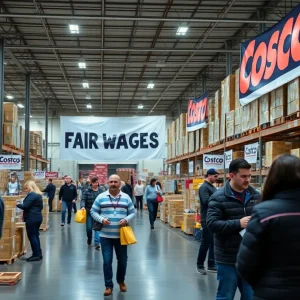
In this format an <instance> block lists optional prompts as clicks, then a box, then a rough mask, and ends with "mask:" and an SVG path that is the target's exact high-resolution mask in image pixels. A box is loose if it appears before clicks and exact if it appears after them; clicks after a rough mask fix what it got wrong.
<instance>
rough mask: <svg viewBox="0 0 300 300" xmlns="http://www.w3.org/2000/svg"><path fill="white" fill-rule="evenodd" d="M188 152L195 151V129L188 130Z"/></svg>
mask: <svg viewBox="0 0 300 300" xmlns="http://www.w3.org/2000/svg"><path fill="white" fill-rule="evenodd" d="M188 152H189V153H193V152H195V131H192V132H189V151H188Z"/></svg>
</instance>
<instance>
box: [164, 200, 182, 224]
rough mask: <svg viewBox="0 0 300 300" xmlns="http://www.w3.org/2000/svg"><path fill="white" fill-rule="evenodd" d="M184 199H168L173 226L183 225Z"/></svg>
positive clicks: (170, 219)
mask: <svg viewBox="0 0 300 300" xmlns="http://www.w3.org/2000/svg"><path fill="white" fill-rule="evenodd" d="M183 210H184V203H183V200H170V201H168V212H169V224H170V226H172V227H181V223H182V221H183Z"/></svg>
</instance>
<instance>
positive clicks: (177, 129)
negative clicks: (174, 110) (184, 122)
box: [176, 118, 181, 141]
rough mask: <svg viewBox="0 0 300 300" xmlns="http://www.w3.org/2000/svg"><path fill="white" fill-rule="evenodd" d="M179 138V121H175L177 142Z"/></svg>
mask: <svg viewBox="0 0 300 300" xmlns="http://www.w3.org/2000/svg"><path fill="white" fill-rule="evenodd" d="M180 138H181V136H180V119H179V118H177V119H176V141H178V140H179V139H180Z"/></svg>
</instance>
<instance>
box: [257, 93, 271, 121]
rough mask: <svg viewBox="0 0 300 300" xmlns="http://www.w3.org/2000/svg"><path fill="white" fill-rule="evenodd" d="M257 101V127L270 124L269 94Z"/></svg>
mask: <svg viewBox="0 0 300 300" xmlns="http://www.w3.org/2000/svg"><path fill="white" fill-rule="evenodd" d="M258 101H259V125H262V124H266V123H269V122H270V94H269V93H268V94H266V95H264V96H262V97H260V98H259V99H258Z"/></svg>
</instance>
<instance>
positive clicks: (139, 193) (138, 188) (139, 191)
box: [134, 180, 145, 211]
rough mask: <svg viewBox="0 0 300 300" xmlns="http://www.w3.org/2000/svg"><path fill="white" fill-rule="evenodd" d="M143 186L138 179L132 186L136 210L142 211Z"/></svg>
mask: <svg viewBox="0 0 300 300" xmlns="http://www.w3.org/2000/svg"><path fill="white" fill-rule="evenodd" d="M144 190H145V186H144V185H143V184H142V181H141V180H138V182H137V184H136V185H135V187H134V195H135V199H136V210H137V211H138V210H140V211H143V197H144Z"/></svg>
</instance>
